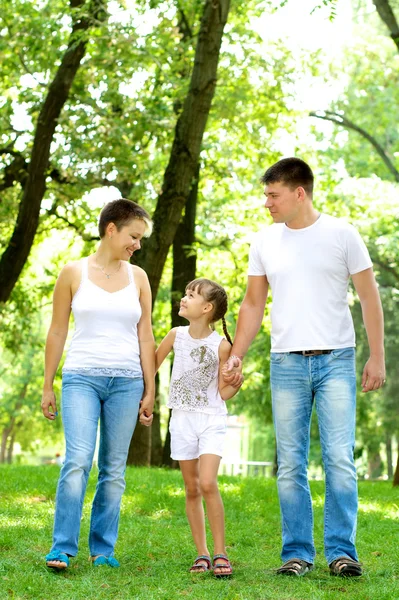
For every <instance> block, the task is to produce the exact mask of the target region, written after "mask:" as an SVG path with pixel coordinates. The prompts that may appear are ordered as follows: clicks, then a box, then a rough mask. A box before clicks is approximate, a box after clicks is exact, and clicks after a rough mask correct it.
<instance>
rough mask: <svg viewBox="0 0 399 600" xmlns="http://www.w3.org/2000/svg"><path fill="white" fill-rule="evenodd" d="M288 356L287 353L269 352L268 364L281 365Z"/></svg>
mask: <svg viewBox="0 0 399 600" xmlns="http://www.w3.org/2000/svg"><path fill="white" fill-rule="evenodd" d="M287 356H288V352H271V353H270V362H271V363H274V364H275V365H279V364H281V363H282V362H283V361H284V360H285V359H286V358H287Z"/></svg>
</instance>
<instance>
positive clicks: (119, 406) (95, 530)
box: [51, 373, 144, 556]
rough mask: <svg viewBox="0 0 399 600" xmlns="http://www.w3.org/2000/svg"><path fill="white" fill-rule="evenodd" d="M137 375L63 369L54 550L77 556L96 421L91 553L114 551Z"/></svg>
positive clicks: (139, 388) (135, 408)
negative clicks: (63, 446) (63, 444)
mask: <svg viewBox="0 0 399 600" xmlns="http://www.w3.org/2000/svg"><path fill="white" fill-rule="evenodd" d="M143 390H144V384H143V380H142V379H141V378H137V379H129V378H127V377H92V376H86V375H79V374H76V373H64V374H63V377H62V420H63V425H64V433H65V442H66V452H65V462H64V465H63V467H62V469H61V474H60V478H59V481H58V487H57V497H56V510H55V520H54V532H53V546H52V548H51V549H52V550H59V551H61V552H65V553H66V554H69V555H70V556H75V555H76V553H77V550H78V540H79V531H80V520H81V516H82V508H83V500H84V496H85V492H86V485H87V480H88V477H89V473H90V469H91V466H92V461H93V455H94V450H95V446H96V438H97V428H98V421H100V446H99V453H98V469H99V474H98V482H97V488H96V493H95V496H94V500H93V506H92V511H91V523H90V535H89V547H90V554H91V556H96V555H97V554H104V555H105V556H112V555H113V552H114V546H115V543H116V540H117V537H118V524H119V513H120V503H121V497H122V494H123V492H124V489H125V478H124V475H125V469H126V459H127V455H128V451H129V444H130V440H131V438H132V435H133V431H134V428H135V426H136V422H137V416H138V411H139V405H140V400H141V397H142V395H143Z"/></svg>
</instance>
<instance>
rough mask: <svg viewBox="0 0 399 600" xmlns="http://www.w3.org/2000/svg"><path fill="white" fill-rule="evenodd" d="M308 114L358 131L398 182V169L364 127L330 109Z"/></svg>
mask: <svg viewBox="0 0 399 600" xmlns="http://www.w3.org/2000/svg"><path fill="white" fill-rule="evenodd" d="M309 115H310V116H311V117H316V118H317V119H322V120H324V121H331V122H332V123H335V124H336V125H340V126H341V127H343V128H344V129H352V130H353V131H356V132H357V133H359V134H360V135H361V136H362V137H364V138H365V139H366V140H367V141H368V142H370V144H371V145H372V146H373V148H374V149H375V150H376V151H377V153H378V154H379V155H380V157H381V158H382V160H383V162H384V164H385V166H386V167H387V168H388V170H389V171H390V172H391V174H392V175H393V178H394V179H395V181H397V182H398V183H399V171H398V170H397V169H396V167H395V165H394V164H393V162H392V161H391V159H390V158H389V156H388V154H387V153H386V152H385V150H384V148H383V147H382V146H381V144H379V143H378V142H377V140H376V139H375V138H374V137H373V136H372V135H370V134H369V133H367V131H366V130H365V129H362V128H361V127H359V126H358V125H355V123H352V121H350V120H349V119H347V118H346V117H344V116H343V115H340V114H338V113H336V112H333V111H330V110H323V111H312V112H310V113H309Z"/></svg>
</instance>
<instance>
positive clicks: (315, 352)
mask: <svg viewBox="0 0 399 600" xmlns="http://www.w3.org/2000/svg"><path fill="white" fill-rule="evenodd" d="M331 352H332V350H293V351H292V352H290V354H302V356H320V354H331Z"/></svg>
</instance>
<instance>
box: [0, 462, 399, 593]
mask: <svg viewBox="0 0 399 600" xmlns="http://www.w3.org/2000/svg"><path fill="white" fill-rule="evenodd" d="M58 473H59V470H58V468H57V467H53V466H45V467H22V466H16V467H9V466H2V467H1V468H0V497H1V503H0V510H1V513H0V598H1V599H3V598H4V599H6V598H7V599H9V598H14V599H34V600H52V599H53V598H54V599H59V600H79V599H84V600H91V599H96V600H103V599H104V600H105V599H112V600H127V599H129V600H133V599H143V600H144V599H146V600H158V599H159V600H172V599H173V600H174V599H180V598H182V599H184V598H188V599H190V600H207V599H209V600H210V599H212V600H219V599H223V600H225V599H226V600H250V599H251V600H252V599H254V600H255V599H256V600H294V599H296V600H310V599H312V600H325V599H327V598H328V599H330V598H331V599H332V598H334V599H335V598H336V599H341V598H346V599H348V600H349V599H354V600H355V599H356V600H377V599H378V600H398V599H399V525H398V518H399V490H398V489H397V488H396V489H394V488H392V486H391V483H389V482H360V485H359V488H360V512H359V526H358V551H359V554H360V557H361V560H362V562H363V564H364V567H365V575H364V577H362V578H361V579H354V580H349V579H339V578H334V577H330V575H329V573H328V569H327V565H326V562H325V559H324V556H323V526H322V518H323V487H324V486H323V483H322V482H318V481H315V482H312V484H311V485H312V493H313V500H314V509H315V540H316V547H317V552H318V556H317V561H316V568H315V570H314V571H313V572H311V573H309V574H308V575H307V576H306V577H304V578H301V579H296V578H283V577H277V576H276V575H274V569H275V568H276V567H278V566H279V564H280V558H279V552H280V544H281V541H280V516H279V508H278V500H277V495H276V489H275V481H274V480H271V479H261V478H257V479H255V478H242V479H241V478H238V477H228V476H223V477H221V478H220V487H221V491H222V495H223V498H224V502H225V509H226V523H227V549H228V553H229V555H230V558H231V560H232V563H233V567H234V569H235V572H234V577H233V578H232V579H231V580H217V579H215V578H214V577H212V575H211V574H209V573H208V574H205V575H193V574H190V573H188V568H189V566H190V564H191V561H192V560H193V558H194V557H195V549H194V547H193V544H192V541H191V537H190V532H189V527H188V524H187V522H186V518H185V513H184V493H183V489H182V480H181V475H180V473H179V472H178V471H167V470H162V469H144V468H132V467H131V468H128V470H127V490H126V493H125V496H124V499H123V508H122V515H121V522H120V531H119V541H118V544H117V548H116V553H115V554H116V556H117V557H118V559H119V561H120V563H121V568H120V569H110V568H107V567H102V568H98V569H95V568H93V567H91V565H90V564H89V562H88V560H87V557H88V553H89V551H88V546H87V537H88V525H89V518H90V502H91V500H92V497H93V492H94V487H95V478H96V474H95V473H92V475H91V477H90V481H89V487H88V492H87V496H86V502H85V506H84V513H83V519H82V529H81V539H80V548H79V554H78V556H77V557H76V558H74V559H72V560H71V567H70V568H69V570H68V571H66V572H64V573H58V574H55V573H53V572H51V571H48V570H47V569H46V567H45V564H44V555H45V554H46V553H47V552H48V551H49V547H50V543H51V533H52V524H53V514H54V499H55V488H56V482H57V477H58Z"/></svg>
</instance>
